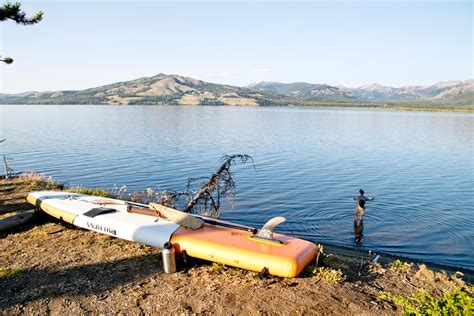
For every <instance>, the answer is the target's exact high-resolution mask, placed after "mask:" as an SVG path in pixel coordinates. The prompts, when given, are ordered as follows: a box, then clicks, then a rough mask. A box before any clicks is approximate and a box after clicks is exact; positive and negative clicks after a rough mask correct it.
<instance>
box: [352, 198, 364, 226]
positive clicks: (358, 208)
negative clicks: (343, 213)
mask: <svg viewBox="0 0 474 316" xmlns="http://www.w3.org/2000/svg"><path fill="white" fill-rule="evenodd" d="M364 212H365V201H364V200H359V202H357V205H356V207H355V208H354V222H357V220H358V219H359V215H360V221H361V222H362V221H363V220H364Z"/></svg>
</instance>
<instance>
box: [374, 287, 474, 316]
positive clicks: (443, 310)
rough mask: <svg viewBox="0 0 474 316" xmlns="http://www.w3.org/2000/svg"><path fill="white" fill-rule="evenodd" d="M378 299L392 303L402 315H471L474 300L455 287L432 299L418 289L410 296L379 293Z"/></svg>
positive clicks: (425, 292)
mask: <svg viewBox="0 0 474 316" xmlns="http://www.w3.org/2000/svg"><path fill="white" fill-rule="evenodd" d="M379 298H380V299H382V300H386V301H389V302H392V303H394V304H395V305H396V306H398V307H400V308H401V309H402V315H472V314H473V313H474V300H473V297H472V296H471V295H469V294H468V293H466V292H464V291H463V290H462V289H461V288H459V287H457V288H455V289H453V290H451V291H449V292H446V293H444V295H443V297H441V298H434V297H433V296H432V295H431V293H430V292H428V291H426V290H423V289H418V291H417V292H415V293H413V294H412V295H411V296H405V295H403V294H396V293H390V292H381V293H380V295H379Z"/></svg>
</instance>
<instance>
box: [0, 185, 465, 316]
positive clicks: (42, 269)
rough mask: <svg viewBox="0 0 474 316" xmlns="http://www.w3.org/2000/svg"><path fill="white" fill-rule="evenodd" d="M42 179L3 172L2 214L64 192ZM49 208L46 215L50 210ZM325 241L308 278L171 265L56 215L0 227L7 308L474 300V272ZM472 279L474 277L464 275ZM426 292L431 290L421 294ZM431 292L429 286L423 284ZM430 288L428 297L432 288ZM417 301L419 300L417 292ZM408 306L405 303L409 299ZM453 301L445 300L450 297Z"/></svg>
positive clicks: (278, 306)
mask: <svg viewBox="0 0 474 316" xmlns="http://www.w3.org/2000/svg"><path fill="white" fill-rule="evenodd" d="M62 188H63V187H62V186H61V185H60V184H57V183H55V182H53V181H48V180H41V179H39V178H33V177H31V178H30V179H22V177H18V178H16V179H14V180H0V205H1V206H2V207H1V208H0V211H1V212H0V218H5V217H8V216H10V215H12V214H14V213H21V212H24V211H26V210H28V209H31V208H32V207H31V205H28V204H27V203H26V201H25V196H26V193H27V192H29V191H35V190H61V189H62ZM40 214H42V213H40ZM374 255H375V254H372V256H369V255H368V254H367V252H360V251H359V252H357V250H350V249H344V248H342V247H335V246H330V245H327V246H326V245H324V251H323V254H322V255H321V257H320V260H319V264H318V265H316V264H315V263H312V264H311V265H309V266H308V267H307V268H306V269H305V270H304V271H303V272H302V273H301V274H300V275H299V276H298V277H295V278H289V279H286V278H280V277H273V276H266V277H260V276H259V274H258V273H256V272H252V271H246V270H241V269H237V268H232V267H227V266H224V265H221V264H216V263H211V262H206V261H200V260H194V259H192V258H191V259H190V260H188V261H183V258H179V259H178V261H177V265H178V271H177V272H175V273H172V274H166V273H164V271H163V269H162V257H161V250H160V249H157V248H152V247H148V246H145V245H142V244H138V243H136V242H130V241H126V240H122V239H118V238H114V237H110V236H107V235H103V234H98V233H96V232H93V231H88V230H83V229H80V228H75V227H71V226H70V225H65V224H62V223H61V222H60V221H58V220H55V219H54V218H52V217H49V216H47V215H46V214H44V216H43V215H41V216H37V217H36V219H35V220H34V221H33V222H29V223H26V224H24V225H22V226H17V227H15V228H12V229H11V230H9V231H3V232H0V262H2V265H1V266H0V287H1V288H2V290H3V292H2V293H3V295H2V297H0V310H2V311H3V312H4V313H7V314H33V313H34V314H38V313H41V314H46V313H53V314H84V313H99V314H103V313H107V314H111V313H123V312H126V313H130V314H155V313H166V314H185V315H189V314H219V315H221V314H226V315H228V314H248V315H259V314H262V313H263V314H298V315H299V314H324V315H328V314H331V315H341V314H348V313H349V314H373V313H376V314H385V315H396V314H399V313H400V312H401V311H403V310H405V309H406V308H409V307H408V306H404V305H403V304H402V303H400V302H399V301H398V299H397V298H398V297H399V296H400V297H407V298H409V297H413V300H414V301H415V302H417V304H421V305H420V306H419V307H417V308H420V310H421V308H424V307H423V306H425V305H423V304H425V303H426V302H425V301H424V299H421V298H420V297H419V296H418V295H419V294H417V293H425V294H423V295H425V296H423V297H425V298H426V297H428V298H429V304H438V305H439V304H444V303H443V302H444V298H443V297H448V298H449V299H455V300H460V301H461V302H462V305H460V306H457V305H456V306H453V307H452V308H454V311H459V310H461V312H462V311H468V310H467V309H466V308H471V307H470V306H474V305H473V297H474V288H473V287H472V283H471V282H472V279H469V280H468V283H466V281H465V280H462V279H461V278H460V275H458V274H452V273H451V271H447V270H445V271H444V272H436V271H435V269H430V268H428V267H427V266H426V265H424V264H420V265H417V264H411V263H408V262H403V261H400V259H398V260H395V261H392V262H390V261H391V260H392V259H393V258H392V257H389V256H385V255H381V257H380V259H379V262H378V263H375V264H374V263H372V261H373V257H374ZM461 277H462V278H464V279H466V277H470V275H466V274H465V275H463V276H461ZM420 291H421V292H420ZM423 291H424V292H423ZM427 295H428V296H427ZM410 300H411V299H410ZM400 304H402V305H400ZM440 306H443V305H440ZM473 309H474V308H473Z"/></svg>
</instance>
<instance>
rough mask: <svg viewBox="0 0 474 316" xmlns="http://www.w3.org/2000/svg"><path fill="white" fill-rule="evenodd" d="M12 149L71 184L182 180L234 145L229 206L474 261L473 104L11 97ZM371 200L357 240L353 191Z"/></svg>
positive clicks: (371, 245) (321, 238) (392, 248)
mask: <svg viewBox="0 0 474 316" xmlns="http://www.w3.org/2000/svg"><path fill="white" fill-rule="evenodd" d="M0 118H1V121H0V123H1V125H0V126H1V128H0V138H7V141H6V142H4V143H2V144H1V145H0V154H2V153H4V154H7V157H8V158H9V160H8V162H9V164H10V166H11V167H12V168H13V169H14V170H15V171H40V172H43V173H45V174H47V175H51V176H53V177H54V178H55V179H57V180H58V181H61V182H64V183H67V184H68V185H82V186H86V187H108V188H112V187H113V185H114V184H116V185H127V186H128V190H129V191H135V190H144V189H146V188H149V187H150V188H155V189H156V188H161V189H172V190H181V189H184V188H185V186H186V183H187V179H188V178H189V177H201V176H209V175H210V174H211V173H212V172H214V171H215V170H216V168H217V167H218V166H219V164H220V157H221V156H222V155H224V154H233V153H246V154H249V155H251V156H253V158H254V160H255V167H256V170H255V169H254V168H253V167H252V166H251V165H242V166H235V168H234V169H233V171H234V175H235V179H236V182H237V191H236V199H235V201H234V203H233V205H230V204H226V205H225V207H224V210H223V214H222V218H224V219H229V220H232V221H236V222H240V223H243V224H249V225H254V226H260V225H262V224H263V223H264V222H265V221H266V220H267V219H269V218H271V217H273V216H279V215H281V216H285V217H286V218H287V222H286V223H284V224H282V225H281V226H280V229H279V231H280V232H283V233H289V234H294V235H297V236H300V237H303V238H306V239H309V240H312V241H315V242H321V243H326V244H333V245H339V246H346V247H354V248H355V247H359V248H362V249H367V250H368V249H370V250H373V251H384V252H388V253H391V254H396V255H402V256H406V257H409V258H414V259H422V260H425V261H432V262H437V263H442V264H448V265H452V266H459V267H464V268H467V269H469V270H474V192H473V189H474V158H473V157H474V149H473V146H474V115H472V114H457V113H420V112H392V111H383V110H342V109H341V110H338V109H313V108H248V107H243V108H238V107H185V106H182V107H176V106H162V107H160V106H155V107H152V106H128V107H117V106H18V105H8V106H7V105H0ZM359 188H363V189H365V191H366V193H367V195H369V196H371V195H373V194H377V199H376V200H375V201H374V202H369V203H368V204H367V211H366V216H365V221H364V222H365V223H364V224H365V229H364V238H363V241H362V245H357V244H356V243H355V242H354V232H353V209H354V202H353V201H352V197H353V196H356V195H357V191H358V190H359Z"/></svg>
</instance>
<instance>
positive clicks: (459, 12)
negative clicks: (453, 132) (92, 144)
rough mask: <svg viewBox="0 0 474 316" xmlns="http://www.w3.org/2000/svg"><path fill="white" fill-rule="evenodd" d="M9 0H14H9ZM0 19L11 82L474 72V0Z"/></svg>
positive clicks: (42, 86)
mask: <svg viewBox="0 0 474 316" xmlns="http://www.w3.org/2000/svg"><path fill="white" fill-rule="evenodd" d="M1 2H4V1H1ZM21 2H22V7H23V9H24V10H25V11H26V12H27V13H29V15H31V14H33V13H34V12H36V11H38V10H42V11H44V19H43V21H41V22H40V23H39V24H37V25H33V26H21V25H17V24H15V23H14V22H11V21H8V22H2V23H0V36H1V41H0V54H1V55H3V56H10V57H12V58H14V59H15V62H14V63H13V64H12V65H4V64H3V63H2V64H1V65H0V80H1V82H0V89H1V90H0V92H3V93H17V92H24V91H31V90H37V91H45V90H65V89H84V88H89V87H94V86H100V85H103V84H107V83H113V82H117V81H125V80H130V79H135V78H139V77H144V76H152V75H155V74H158V73H161V72H162V73H168V74H180V75H186V76H191V77H194V78H197V79H201V80H205V81H210V82H216V83H226V84H233V85H239V86H241V85H247V84H249V83H252V82H258V81H263V80H264V81H280V82H294V81H306V82H311V83H327V84H334V85H336V84H342V85H346V86H358V85H363V84H367V83H373V82H378V83H381V84H383V85H389V86H403V85H411V84H431V83H435V82H438V81H445V80H465V79H469V78H472V77H473V72H474V70H473V59H474V53H473V24H472V23H473V21H472V20H473V4H472V1H470V0H467V1H402V2H400V1H391V2H389V1H350V2H338V1H304V2H293V1H278V2H271V1H253V2H244V1H233V2H229V1H210V2H203V1H187V2H184V1H141V2H138V1H131V0H130V1H67V0H62V1H21Z"/></svg>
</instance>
